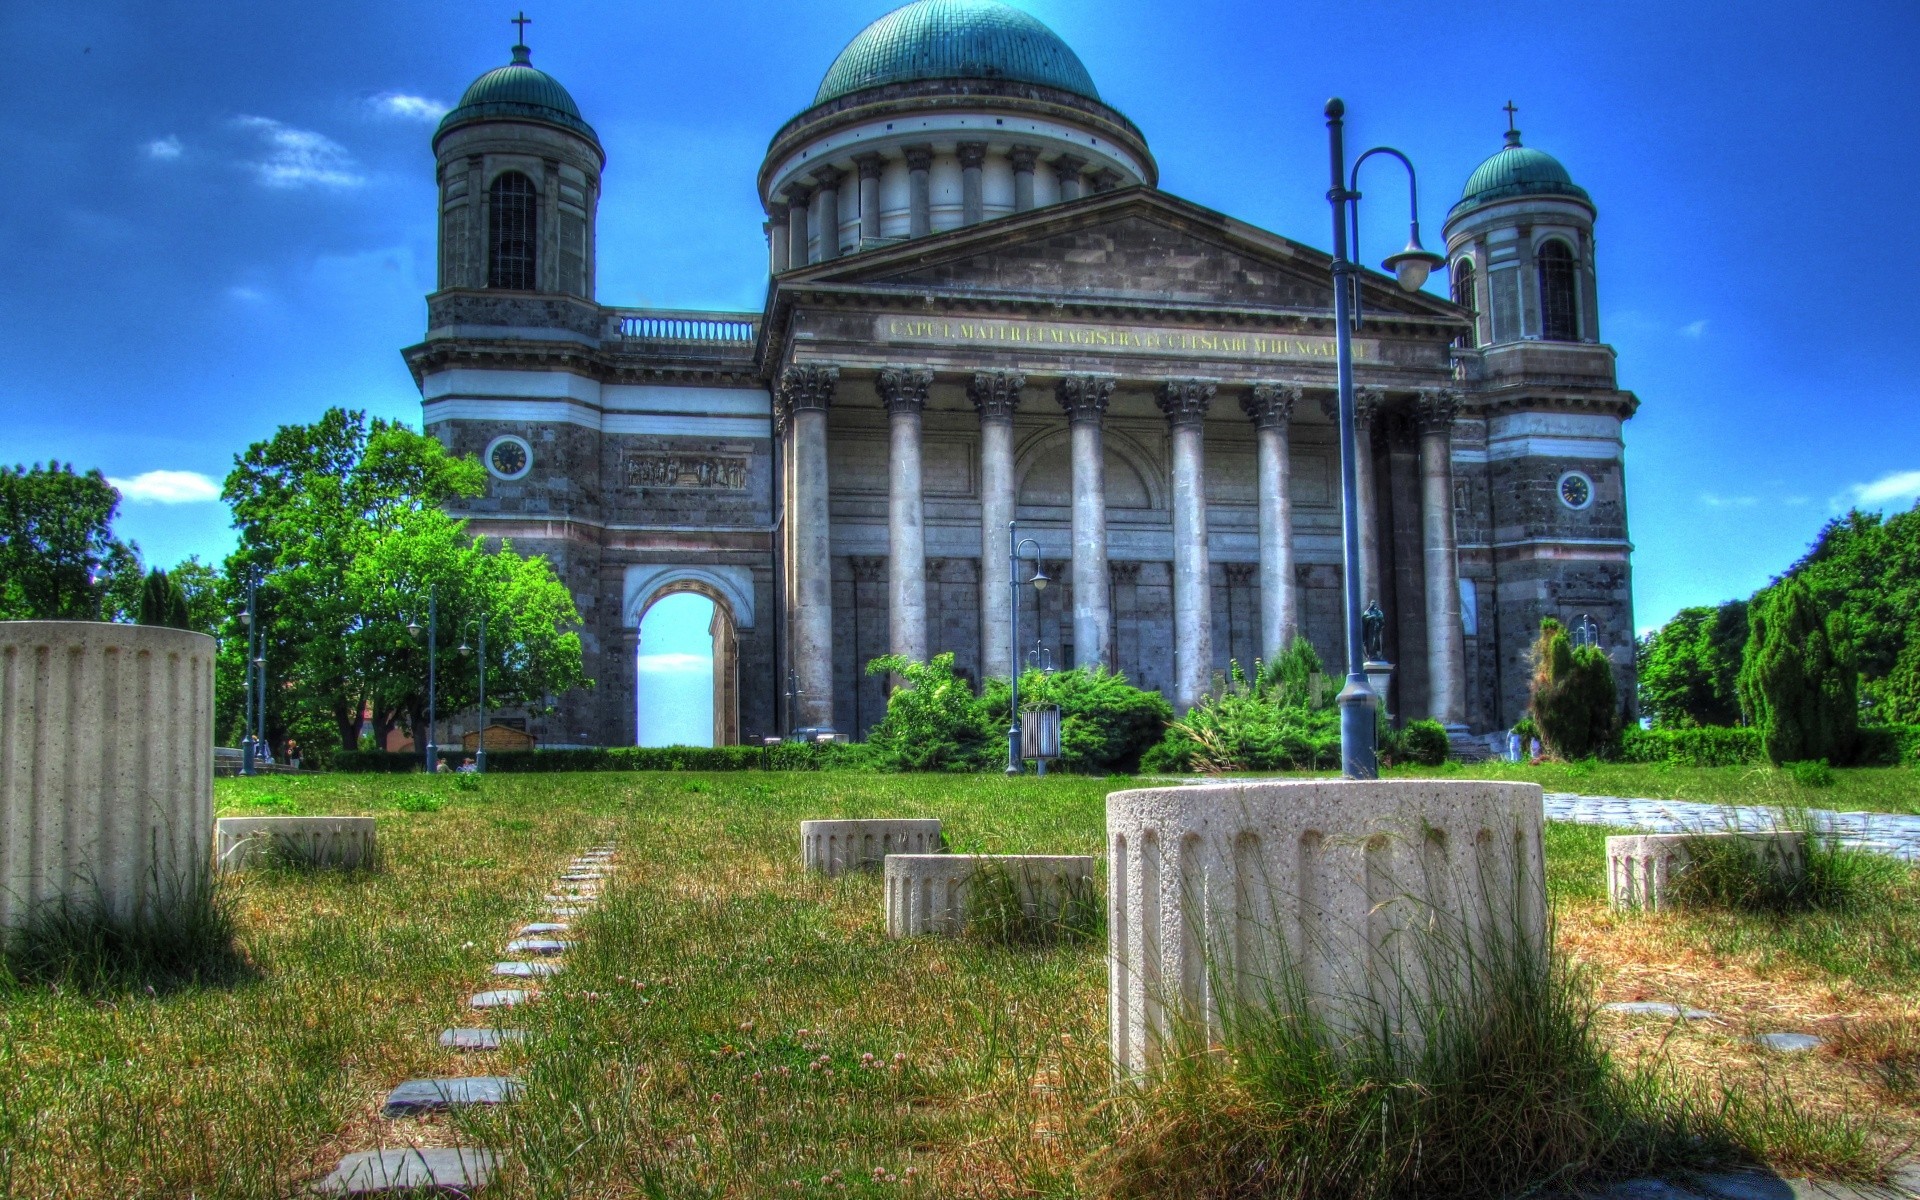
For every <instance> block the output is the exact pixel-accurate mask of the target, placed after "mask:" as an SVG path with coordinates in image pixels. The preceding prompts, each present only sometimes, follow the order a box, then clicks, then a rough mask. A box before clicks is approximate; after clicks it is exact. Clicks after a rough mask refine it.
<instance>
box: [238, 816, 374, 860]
mask: <svg viewBox="0 0 1920 1200" xmlns="http://www.w3.org/2000/svg"><path fill="white" fill-rule="evenodd" d="M214 856H215V859H216V861H218V862H219V864H220V869H221V870H222V871H241V870H245V869H246V868H247V867H249V866H252V865H255V864H258V863H260V862H262V861H263V860H270V859H278V860H280V861H282V862H287V863H297V864H299V865H301V866H310V867H341V868H346V869H352V868H354V867H371V866H372V865H373V864H374V861H375V859H374V834H373V818H372V817H221V818H220V819H219V820H217V821H215V822H214Z"/></svg>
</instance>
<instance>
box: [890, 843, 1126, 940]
mask: <svg viewBox="0 0 1920 1200" xmlns="http://www.w3.org/2000/svg"><path fill="white" fill-rule="evenodd" d="M986 871H1000V872H1004V873H1005V875H1006V878H1007V880H1008V882H1009V883H1010V884H1011V885H1012V886H1013V888H1014V889H1015V891H1016V892H1017V894H1018V895H1019V898H1020V905H1021V909H1022V911H1023V913H1024V915H1025V917H1026V918H1027V919H1029V920H1032V921H1037V922H1041V923H1059V922H1061V921H1062V920H1063V919H1064V918H1065V917H1066V916H1067V914H1068V909H1069V908H1070V906H1071V905H1072V904H1073V903H1074V902H1075V901H1076V900H1081V899H1085V898H1086V897H1087V895H1088V894H1089V893H1090V891H1091V889H1092V888H1093V886H1094V883H1093V878H1094V875H1093V858H1092V856H1091V855H1085V854H1061V855H1050V854H889V855H887V859H886V884H885V886H886V912H887V936H888V937H890V938H906V937H916V936H918V935H920V934H923V933H942V934H949V935H951V934H957V933H959V932H961V930H962V929H964V928H965V927H966V923H967V905H968V901H969V899H970V898H971V893H972V885H973V883H974V881H975V880H976V879H978V878H979V877H980V876H981V874H982V872H986Z"/></svg>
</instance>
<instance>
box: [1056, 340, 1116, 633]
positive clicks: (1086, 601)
mask: <svg viewBox="0 0 1920 1200" xmlns="http://www.w3.org/2000/svg"><path fill="white" fill-rule="evenodd" d="M1116 382H1117V381H1116V380H1114V379H1112V378H1109V377H1107V376H1104V375H1069V376H1067V377H1066V378H1064V379H1062V380H1061V381H1060V383H1059V385H1058V387H1057V388H1056V389H1055V395H1056V396H1057V397H1058V399H1059V401H1060V407H1061V408H1064V409H1065V410H1066V411H1067V421H1068V423H1069V424H1070V425H1071V426H1072V430H1073V665H1074V666H1076V667H1096V666H1100V665H1102V664H1103V663H1106V660H1107V646H1108V643H1109V642H1110V641H1111V640H1112V634H1113V609H1112V607H1111V605H1110V604H1109V603H1108V597H1107V450H1106V446H1105V445H1104V443H1103V439H1102V437H1101V423H1102V422H1103V421H1104V420H1105V419H1106V415H1107V402H1108V401H1109V400H1111V399H1112V398H1113V388H1114V384H1115V383H1116ZM1109 665H1110V664H1109Z"/></svg>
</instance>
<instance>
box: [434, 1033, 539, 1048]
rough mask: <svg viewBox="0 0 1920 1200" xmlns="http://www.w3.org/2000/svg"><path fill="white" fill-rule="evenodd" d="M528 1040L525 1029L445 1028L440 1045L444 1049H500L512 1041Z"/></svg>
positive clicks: (441, 1034)
mask: <svg viewBox="0 0 1920 1200" xmlns="http://www.w3.org/2000/svg"><path fill="white" fill-rule="evenodd" d="M526 1040H527V1031H526V1030H524V1029H443V1030H441V1031H440V1047H441V1049H443V1050H498V1049H499V1048H500V1047H502V1046H505V1045H507V1044H509V1043H512V1042H524V1041H526Z"/></svg>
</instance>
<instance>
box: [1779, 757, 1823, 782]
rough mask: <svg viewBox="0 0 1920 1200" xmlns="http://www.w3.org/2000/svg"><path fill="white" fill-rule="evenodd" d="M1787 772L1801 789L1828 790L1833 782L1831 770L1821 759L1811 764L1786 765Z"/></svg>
mask: <svg viewBox="0 0 1920 1200" xmlns="http://www.w3.org/2000/svg"><path fill="white" fill-rule="evenodd" d="M1787 771H1788V773H1789V774H1791V775H1792V776H1793V781H1794V782H1795V783H1797V784H1799V785H1800V786H1801V787H1810V788H1830V787H1832V786H1833V785H1834V782H1835V780H1834V775H1833V768H1832V767H1830V766H1828V765H1827V761H1826V760H1825V759H1823V758H1817V759H1815V760H1814V761H1812V762H1797V763H1788V764H1787Z"/></svg>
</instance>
